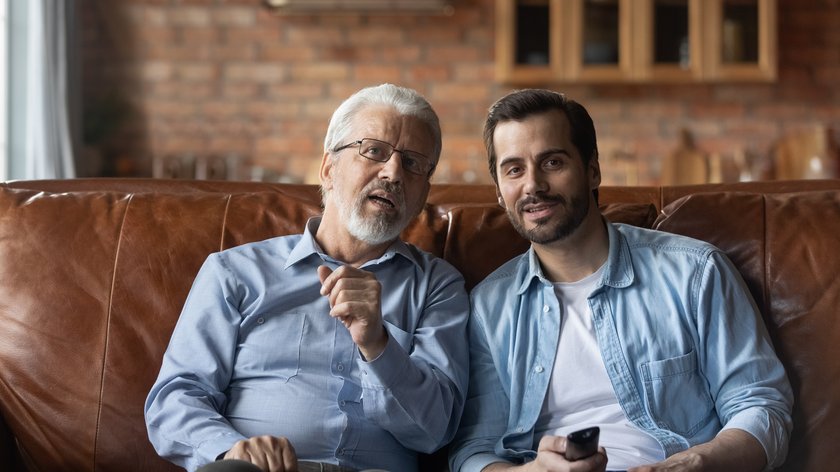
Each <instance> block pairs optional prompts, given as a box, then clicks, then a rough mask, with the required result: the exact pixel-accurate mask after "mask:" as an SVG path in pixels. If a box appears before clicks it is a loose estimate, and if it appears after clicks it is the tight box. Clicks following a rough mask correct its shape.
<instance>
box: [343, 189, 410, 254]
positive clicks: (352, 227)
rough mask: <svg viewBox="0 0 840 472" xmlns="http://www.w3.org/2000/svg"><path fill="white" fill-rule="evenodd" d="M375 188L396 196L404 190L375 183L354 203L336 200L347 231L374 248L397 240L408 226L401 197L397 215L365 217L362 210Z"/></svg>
mask: <svg viewBox="0 0 840 472" xmlns="http://www.w3.org/2000/svg"><path fill="white" fill-rule="evenodd" d="M395 187H396V188H395ZM375 188H382V189H384V190H386V191H389V192H391V193H393V194H394V195H398V196H399V195H402V189H401V188H399V186H395V185H393V184H390V183H387V182H378V183H377V182H373V183H371V184H370V185H368V186H367V187H365V189H364V190H363V191H362V192H361V193H360V194H359V195H358V196H357V198H356V199H355V200H353V201H352V202H348V201H339V199H336V200H335V205H336V208H338V214H339V216H340V217H341V219H342V221H344V222H345V224H346V225H347V231H348V232H349V233H350V234H351V235H352V236H353V237H354V238H356V239H358V240H359V241H362V242H364V243H367V244H370V245H372V246H376V245H380V244H384V243H387V242H391V241H393V240H395V239H397V238H398V237H399V236H400V233H401V232H402V230H403V229H405V227H406V226H408V219H407V218H406V215H407V211H406V208H405V201H404V200H403V199H402V198H401V197H398V199H397V201H396V202H395V203H396V205H397V208H398V210H399V211H398V213H397V214H396V215H388V214H382V213H377V214H375V215H373V216H371V217H365V216H364V214H363V211H362V208H363V206H364V205H365V203H367V195H368V194H369V193H370V191H371V190H373V189H375Z"/></svg>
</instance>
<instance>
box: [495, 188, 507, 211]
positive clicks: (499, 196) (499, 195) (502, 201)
mask: <svg viewBox="0 0 840 472" xmlns="http://www.w3.org/2000/svg"><path fill="white" fill-rule="evenodd" d="M496 201H498V202H499V206H500V207H502V208H504V209H505V210H507V207H506V206H505V199H504V198H502V193H501V192H499V186H498V185H497V186H496Z"/></svg>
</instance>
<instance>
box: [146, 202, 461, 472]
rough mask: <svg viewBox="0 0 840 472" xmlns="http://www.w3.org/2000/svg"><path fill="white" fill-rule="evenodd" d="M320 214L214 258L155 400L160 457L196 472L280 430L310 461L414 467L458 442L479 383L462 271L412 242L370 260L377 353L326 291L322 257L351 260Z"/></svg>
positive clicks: (173, 343)
mask: <svg viewBox="0 0 840 472" xmlns="http://www.w3.org/2000/svg"><path fill="white" fill-rule="evenodd" d="M319 223H320V219H319V218H313V219H312V220H310V221H309V223H308V224H307V228H306V231H305V232H304V234H303V235H295V236H285V237H280V238H274V239H269V240H266V241H261V242H256V243H251V244H246V245H243V246H239V247H235V248H232V249H228V250H226V251H222V252H220V253H215V254H212V255H210V256H209V257H208V259H207V261H206V262H205V263H204V265H203V267H202V268H201V270H200V271H199V273H198V275H197V277H196V279H195V282H194V284H193V287H192V290H191V291H190V294H189V297H188V298H187V301H186V304H185V305H184V309H183V311H182V313H181V317H180V318H179V320H178V323H177V325H176V327H175V331H174V332H173V334H172V338H171V340H170V343H169V347H168V348H167V350H166V354H165V355H164V359H163V365H162V367H161V371H160V375H159V376H158V379H157V381H156V382H155V384H154V386H153V388H152V390H151V392H150V393H149V396H148V398H147V400H146V405H145V412H146V423H147V428H148V433H149V438H150V439H151V441H152V443H153V444H154V446H155V448H156V450H157V451H158V453H159V454H160V455H161V456H163V457H165V458H167V459H169V460H171V461H172V462H175V463H176V464H178V465H181V466H183V467H185V468H187V469H189V470H193V469H195V468H196V467H199V466H201V465H202V464H205V463H208V462H212V461H213V460H215V458H216V457H217V456H218V455H219V454H221V453H223V452H225V451H227V450H228V449H230V448H231V447H232V446H233V444H234V443H235V442H236V441H239V440H241V439H245V438H248V437H252V436H257V435H264V434H268V435H275V436H285V437H287V438H288V439H289V440H290V442H291V443H292V445H293V447H294V448H295V451H296V453H297V455H298V458H299V459H301V460H313V461H321V462H330V463H334V464H341V465H343V466H348V467H353V468H359V469H363V468H382V469H388V470H391V471H393V472H397V471H399V472H402V471H413V470H416V468H417V453H416V452H415V451H421V452H432V451H434V450H436V449H438V448H439V447H440V446H442V445H444V444H445V443H447V442H448V441H449V440H451V438H452V436H453V435H454V433H455V429H456V427H457V424H458V418H459V417H460V414H461V411H462V408H463V403H464V397H465V395H466V386H467V382H468V371H467V368H468V355H469V354H468V350H467V345H466V343H465V342H464V341H465V339H466V336H467V334H466V324H467V315H468V311H469V300H468V297H467V294H466V291H465V289H464V281H463V278H462V276H461V275H460V274H459V273H458V272H457V271H456V270H455V269H454V268H453V267H452V266H451V265H449V264H448V263H447V262H446V261H443V260H442V259H438V258H436V257H434V256H432V255H430V254H428V253H425V252H423V251H421V250H419V249H417V248H415V247H413V246H410V245H407V244H405V243H402V242H399V241H398V242H395V243H394V244H393V245H392V246H391V247H390V248H389V249H388V250H387V251H386V253H385V254H384V255H383V256H382V257H380V258H379V259H377V260H372V261H369V262H367V263H365V264H364V265H363V266H362V269H364V270H366V271H369V272H372V273H373V274H375V275H376V278H377V280H378V281H379V282H380V284H381V285H382V300H381V309H382V316H383V319H384V322H385V327H386V330H387V332H388V343H387V346H386V348H385V351H384V352H383V353H382V354H381V355H380V356H379V357H377V358H376V359H373V360H370V361H369V362H365V361H364V360H362V359H361V356H360V354H359V350H358V348H357V347H356V346H355V344H354V343H353V341H352V338H351V337H350V334H349V332H348V331H347V329H346V328H345V327H344V325H342V324H341V322H339V321H337V320H336V319H333V318H332V317H330V316H329V311H330V308H329V300H328V298H327V297H324V296H322V295H321V294H320V292H319V291H320V288H321V283H320V281H319V279H318V274H317V268H318V266H320V265H323V264H326V265H327V266H329V267H330V268H332V269H335V268H337V267H338V266H340V265H341V262H339V261H336V260H334V259H332V258H330V257H329V256H327V255H326V254H324V253H323V251H322V250H321V249H320V248H319V247H318V245H317V243H316V241H315V239H314V238H313V235H314V234H315V231H316V230H317V227H318V224H319Z"/></svg>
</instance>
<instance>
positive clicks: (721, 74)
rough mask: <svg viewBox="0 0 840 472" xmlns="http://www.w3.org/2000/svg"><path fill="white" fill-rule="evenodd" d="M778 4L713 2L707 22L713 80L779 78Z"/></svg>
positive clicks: (741, 0) (744, 0)
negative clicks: (777, 50) (777, 59)
mask: <svg viewBox="0 0 840 472" xmlns="http://www.w3.org/2000/svg"><path fill="white" fill-rule="evenodd" d="M775 12H776V0H712V1H709V13H708V14H709V20H708V22H707V25H708V28H709V31H708V35H709V38H710V41H709V48H708V51H707V52H708V60H709V73H710V76H711V77H710V78H712V79H715V80H773V79H775V78H776V39H775V38H776V16H775V15H776V14H775Z"/></svg>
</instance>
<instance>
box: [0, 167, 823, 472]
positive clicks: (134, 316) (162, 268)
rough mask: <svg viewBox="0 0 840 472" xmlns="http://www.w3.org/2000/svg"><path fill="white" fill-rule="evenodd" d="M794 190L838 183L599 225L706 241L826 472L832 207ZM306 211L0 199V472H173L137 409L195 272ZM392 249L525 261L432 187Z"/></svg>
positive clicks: (102, 198) (248, 203) (618, 209)
mask: <svg viewBox="0 0 840 472" xmlns="http://www.w3.org/2000/svg"><path fill="white" fill-rule="evenodd" d="M808 188H835V189H837V188H840V183H838V182H834V181H828V182H808V183H798V184H790V183H785V184H780V185H778V186H773V185H770V184H764V183H756V184H749V185H735V186H715V185H710V186H699V187H691V188H687V187H673V188H672V187H668V188H659V187H638V188H617V187H616V188H604V189H602V191H601V208H602V210H603V211H604V213H605V215H607V217H608V218H609V219H611V220H613V221H620V222H626V223H630V224H635V225H638V226H644V227H652V226H654V225H656V226H657V227H658V228H660V229H663V230H666V231H673V232H676V233H682V234H687V235H690V236H695V237H699V238H700V239H705V240H708V241H711V242H713V243H715V244H718V245H719V246H720V247H721V248H722V249H724V250H725V251H726V252H727V253H728V254H729V255H730V257H732V259H733V260H734V261H735V263H736V265H737V266H738V268H739V270H741V272H742V273H743V274H744V276H745V279H746V280H747V282H748V284H749V286H750V289H751V291H752V292H753V295H754V296H755V297H756V299H757V301H758V303H759V305H760V306H761V307H762V309H763V312H764V314H765V319H766V320H767V322H768V325H769V328H770V332H771V335H772V336H773V340H774V342H775V344H776V347H777V348H778V349H779V352H780V355H781V357H782V359H783V362H785V365H786V367H787V368H788V371H789V373H790V375H791V380H792V381H793V384H794V389H795V391H796V395H797V404H796V411H795V428H796V430H795V433H794V442H793V443H792V446H791V456H790V459H789V460H788V463H787V464H786V466H785V470H791V471H793V470H823V468H831V466H832V465H833V462H832V461H833V457H831V456H830V455H829V453H830V452H831V451H830V450H829V448H830V447H831V444H832V442H831V441H830V440H829V439H827V438H832V437H833V435H836V434H837V432H838V431H840V412H838V411H837V405H836V404H837V400H836V398H840V384H838V382H840V380H838V379H840V376H838V375H837V374H838V370H840V368H838V365H840V361H838V360H837V359H840V356H838V355H837V354H838V352H837V350H838V348H837V347H836V346H837V344H838V341H840V331H839V330H840V323H838V318H837V315H836V308H835V307H836V306H838V304H837V302H838V301H840V300H838V299H837V298H838V296H840V295H838V294H840V291H838V290H837V286H836V283H837V282H834V280H835V277H832V276H830V274H834V273H838V269H840V267H838V266H840V262H838V261H840V255H837V254H835V252H836V251H835V249H836V246H837V236H836V234H837V231H836V230H837V229H838V228H837V226H838V225H840V218H838V217H840V215H838V214H837V212H838V208H840V205H838V203H839V202H837V196H836V195H837V192H836V191H826V192H811V193H789V192H793V191H796V190H802V189H808ZM780 189H783V190H780ZM777 191H784V192H785V193H779V194H776V193H775V192H777ZM319 212H320V196H319V193H318V189H317V187H315V186H299V185H282V184H258V183H231V182H208V181H203V182H186V181H155V180H113V179H111V180H109V179H106V180H96V179H94V180H74V181H37V182H10V183H6V184H0V414H2V420H3V421H0V470H27V469H28V470H50V471H60V470H98V471H111V470H113V471H131V470H137V471H165V470H177V469H176V468H175V467H174V466H171V465H170V464H168V463H167V462H165V461H163V460H162V459H160V458H159V457H157V455H156V454H155V452H154V450H153V449H152V447H151V445H150V444H149V442H148V440H147V437H146V430H145V424H144V421H143V402H144V400H145V396H146V393H147V392H148V390H149V388H150V386H151V384H152V382H153V381H154V379H155V377H156V375H157V372H158V369H159V366H160V360H161V358H162V355H163V351H164V350H165V348H166V345H167V343H168V339H169V335H170V333H171V331H172V329H173V327H174V325H175V322H176V320H177V318H178V315H179V313H180V309H181V305H182V304H183V302H184V300H185V298H186V296H187V292H188V291H189V288H190V285H191V283H192V280H193V277H194V276H195V273H196V272H197V270H198V268H199V266H200V265H201V263H202V262H203V260H204V258H205V257H206V256H207V254H209V253H211V252H214V251H218V250H221V249H225V248H228V247H232V246H236V245H239V244H243V243H246V242H249V241H256V240H260V239H265V238H267V237H272V236H278V235H285V234H292V233H299V232H301V231H302V228H303V225H304V223H305V221H306V220H307V219H308V218H309V217H311V216H313V215H315V214H318V213H319ZM822 215H825V216H822ZM657 216H659V220H657ZM403 237H404V238H405V239H407V240H409V241H410V242H412V243H414V244H416V245H418V246H419V247H421V248H423V249H425V250H427V251H430V252H432V253H434V254H437V255H439V256H441V257H444V258H446V259H447V260H449V261H450V262H452V263H453V264H454V265H455V266H456V267H458V268H459V269H460V270H461V271H462V272H463V273H464V275H465V278H466V280H467V284H468V286H470V287H471V286H473V285H474V284H475V283H477V282H478V281H480V280H481V279H482V278H483V277H484V276H485V275H487V274H488V273H489V272H490V271H491V270H493V269H494V268H495V267H497V266H498V265H500V264H501V263H503V262H505V261H506V260H508V259H509V258H510V257H513V256H514V255H516V254H519V253H521V252H522V251H523V250H525V248H527V242H526V241H524V240H522V239H521V238H520V237H519V236H518V235H517V234H516V233H515V232H514V231H513V229H512V228H511V226H510V224H509V223H508V221H507V218H506V216H505V214H504V211H503V210H502V209H501V207H499V206H498V205H497V203H496V197H495V191H494V189H493V188H492V187H490V186H458V185H440V186H433V188H432V191H431V192H430V195H429V202H428V204H427V205H426V207H425V208H424V210H423V212H422V213H421V215H420V217H419V218H417V219H416V220H415V221H414V222H413V223H412V224H411V225H410V227H409V228H407V229H406V231H405V232H404V234H403ZM832 271H833V272H832Z"/></svg>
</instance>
